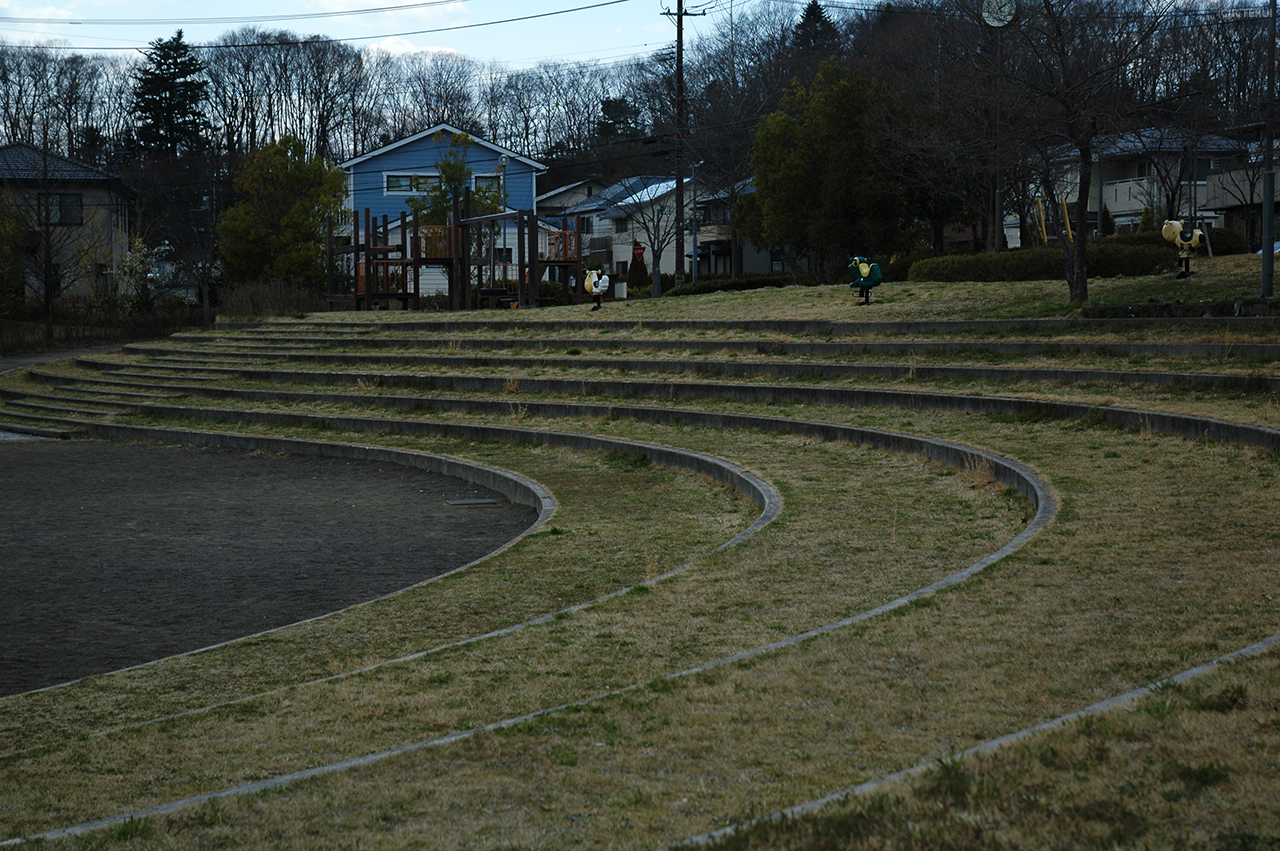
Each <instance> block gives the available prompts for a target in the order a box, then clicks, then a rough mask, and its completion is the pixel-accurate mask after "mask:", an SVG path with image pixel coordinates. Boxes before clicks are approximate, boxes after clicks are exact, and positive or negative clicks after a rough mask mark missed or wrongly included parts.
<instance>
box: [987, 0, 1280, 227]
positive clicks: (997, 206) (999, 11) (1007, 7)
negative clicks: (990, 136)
mask: <svg viewBox="0 0 1280 851" xmlns="http://www.w3.org/2000/svg"><path fill="white" fill-rule="evenodd" d="M1273 1H1274V0H1273ZM1017 16H1018V3H1017V0H983V2H982V20H983V21H985V22H986V24H987V26H989V27H991V28H992V29H994V30H995V31H996V94H995V116H994V122H995V136H996V150H995V187H994V192H993V195H994V197H993V198H992V201H993V204H992V206H993V210H992V222H991V231H992V233H991V244H990V245H989V246H988V247H987V250H988V251H998V250H999V249H1000V240H1001V239H1002V238H1003V237H1004V179H1003V175H1002V174H1001V173H1000V82H1001V80H1002V79H1003V78H1004V28H1005V27H1007V26H1009V24H1011V23H1013V19H1014V18H1016V17H1017Z"/></svg>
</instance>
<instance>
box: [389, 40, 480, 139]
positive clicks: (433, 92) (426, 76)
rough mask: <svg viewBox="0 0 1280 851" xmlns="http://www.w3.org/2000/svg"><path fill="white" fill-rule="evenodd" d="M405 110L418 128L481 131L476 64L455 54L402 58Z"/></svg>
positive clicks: (436, 52)
mask: <svg viewBox="0 0 1280 851" xmlns="http://www.w3.org/2000/svg"><path fill="white" fill-rule="evenodd" d="M401 63H402V68H403V70H402V74H403V80H404V107H405V113H406V115H407V116H408V120H409V121H410V122H411V123H412V124H413V125H415V127H416V129H419V130H421V129H425V128H427V127H432V126H434V125H436V124H452V125H453V126H454V127H457V128H459V129H461V130H466V131H467V132H468V133H479V132H480V126H479V125H480V120H479V114H478V110H477V108H476V92H477V78H476V71H477V68H476V63H475V62H474V61H473V60H471V59H468V58H467V57H465V56H462V55H461V54H458V53H454V52H452V51H443V50H440V51H431V52H418V53H410V54H408V55H406V56H405V57H403V58H402V59H401Z"/></svg>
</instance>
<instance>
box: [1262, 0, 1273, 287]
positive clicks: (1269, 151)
mask: <svg viewBox="0 0 1280 851" xmlns="http://www.w3.org/2000/svg"><path fill="white" fill-rule="evenodd" d="M1270 30H1271V33H1270V38H1268V39H1267V128H1266V132H1265V133H1264V134H1263V136H1262V139H1263V141H1262V146H1263V147H1262V297H1263V298H1271V294H1272V291H1273V286H1274V280H1275V268H1276V255H1275V246H1276V233H1275V228H1276V224H1275V222H1276V154H1275V148H1276V130H1275V121H1276V0H1271V24H1270Z"/></svg>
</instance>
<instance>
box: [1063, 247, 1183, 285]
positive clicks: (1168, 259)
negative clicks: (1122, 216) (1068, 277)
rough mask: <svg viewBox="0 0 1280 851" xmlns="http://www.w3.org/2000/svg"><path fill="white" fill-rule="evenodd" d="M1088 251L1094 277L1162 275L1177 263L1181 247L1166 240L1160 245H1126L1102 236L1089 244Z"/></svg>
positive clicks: (1087, 257)
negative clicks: (1101, 238) (1176, 246)
mask: <svg viewBox="0 0 1280 851" xmlns="http://www.w3.org/2000/svg"><path fill="white" fill-rule="evenodd" d="M1086 251H1087V256H1086V258H1085V259H1086V262H1087V263H1088V265H1089V277H1091V278H1119V277H1127V278H1133V277H1140V276H1143V275H1162V274H1164V273H1165V272H1168V271H1169V270H1171V269H1173V268H1174V267H1175V266H1176V265H1177V263H1178V250H1177V249H1176V248H1174V247H1173V245H1172V244H1171V243H1168V242H1164V241H1163V240H1161V244H1159V245H1147V244H1137V245H1125V244H1124V243H1120V242H1116V241H1115V240H1112V239H1103V240H1098V241H1097V242H1091V243H1089V247H1088V248H1087V249H1086Z"/></svg>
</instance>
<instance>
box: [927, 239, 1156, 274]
mask: <svg viewBox="0 0 1280 851" xmlns="http://www.w3.org/2000/svg"><path fill="white" fill-rule="evenodd" d="M1155 237H1156V241H1152V240H1151V235H1150V234H1125V235H1123V236H1115V237H1109V238H1106V239H1100V240H1094V241H1091V242H1090V243H1089V244H1088V246H1087V247H1086V249H1085V251H1086V258H1085V261H1086V262H1087V263H1088V266H1089V276H1090V277H1099V278H1114V277H1118V276H1127V277H1137V276H1142V275H1159V274H1162V273H1164V272H1167V271H1169V270H1170V269H1172V268H1173V267H1174V265H1175V263H1176V262H1177V256H1178V254H1177V249H1175V248H1174V247H1173V246H1172V245H1171V244H1170V243H1167V242H1165V241H1164V240H1163V239H1162V238H1160V235H1159V234H1155ZM1062 251H1063V249H1062V246H1060V245H1046V246H1043V247H1040V248H1019V249H1015V250H1013V251H1003V252H999V253H996V254H950V255H947V256H945V257H931V258H928V259H924V260H919V261H917V262H915V263H913V264H912V266H911V271H910V272H909V274H908V276H907V280H910V281H1045V280H1058V279H1061V278H1062V277H1063V269H1062V260H1063V258H1062Z"/></svg>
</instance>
